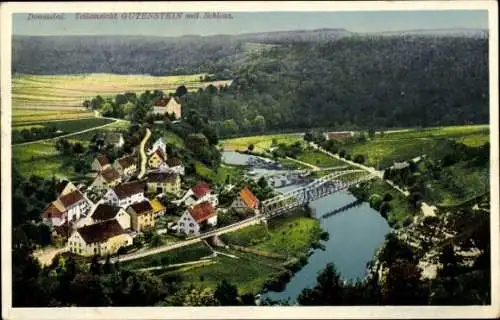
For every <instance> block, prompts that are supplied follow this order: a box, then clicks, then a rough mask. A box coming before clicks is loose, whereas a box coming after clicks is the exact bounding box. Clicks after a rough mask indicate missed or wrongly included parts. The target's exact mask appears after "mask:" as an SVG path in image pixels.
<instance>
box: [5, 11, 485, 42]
mask: <svg viewBox="0 0 500 320" xmlns="http://www.w3.org/2000/svg"><path fill="white" fill-rule="evenodd" d="M231 15H232V19H203V18H202V17H203V12H200V18H199V19H194V20H193V19H187V18H185V16H183V18H180V19H123V18H122V17H121V14H120V13H118V14H117V19H100V20H96V19H92V20H88V19H78V18H77V16H76V14H74V13H63V14H61V16H62V17H63V19H51V20H46V19H29V17H30V16H29V14H28V13H23V14H20V13H16V14H14V15H13V29H12V31H13V34H14V35H149V36H181V35H201V36H207V35H215V34H241V33H253V32H268V31H286V30H313V29H321V28H343V29H347V30H349V31H352V32H384V31H405V30H416V29H419V30H420V29H455V28H472V29H488V12H487V11H486V10H484V11H480V10H477V11H465V10H453V11H451V10H450V11H355V12H251V13H250V12H233V13H231Z"/></svg>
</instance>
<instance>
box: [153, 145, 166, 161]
mask: <svg viewBox="0 0 500 320" xmlns="http://www.w3.org/2000/svg"><path fill="white" fill-rule="evenodd" d="M154 153H155V154H156V155H157V156H158V157H159V158H160V159H161V161H165V155H164V154H163V151H161V149H160V148H158V149H156V151H155V152H154Z"/></svg>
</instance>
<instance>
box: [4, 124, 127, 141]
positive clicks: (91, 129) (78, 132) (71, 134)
mask: <svg viewBox="0 0 500 320" xmlns="http://www.w3.org/2000/svg"><path fill="white" fill-rule="evenodd" d="M103 119H111V120H117V121H125V120H122V119H114V118H103ZM115 122H116V121H114V122H110V123H107V124H105V125H102V126H98V127H93V128H90V129H85V130H81V131H77V132H72V133H68V134H63V135H62V136H57V137H53V138H47V139H41V140H35V141H30V142H23V143H17V144H13V145H12V146H25V145H28V144H33V143H39V142H45V141H50V140H54V139H59V138H66V137H70V136H74V135H77V134H80V133H84V132H89V131H93V130H97V129H102V128H105V127H107V126H109V125H112V124H114V123H115Z"/></svg>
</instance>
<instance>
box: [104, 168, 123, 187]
mask: <svg viewBox="0 0 500 320" xmlns="http://www.w3.org/2000/svg"><path fill="white" fill-rule="evenodd" d="M101 176H102V177H103V179H104V181H106V182H107V183H110V182H113V181H115V180H117V179H119V178H120V173H118V171H116V169H115V168H113V167H109V168H106V169H104V170H103V171H101Z"/></svg>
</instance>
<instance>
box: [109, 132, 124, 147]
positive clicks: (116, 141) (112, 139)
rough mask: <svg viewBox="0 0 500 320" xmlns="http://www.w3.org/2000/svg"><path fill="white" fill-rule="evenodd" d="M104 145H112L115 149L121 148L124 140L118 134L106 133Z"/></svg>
mask: <svg viewBox="0 0 500 320" xmlns="http://www.w3.org/2000/svg"><path fill="white" fill-rule="evenodd" d="M106 143H108V144H112V145H113V146H114V147H115V148H121V147H123V145H124V144H125V140H124V139H123V135H122V134H121V133H119V132H108V133H107V134H106Z"/></svg>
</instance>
